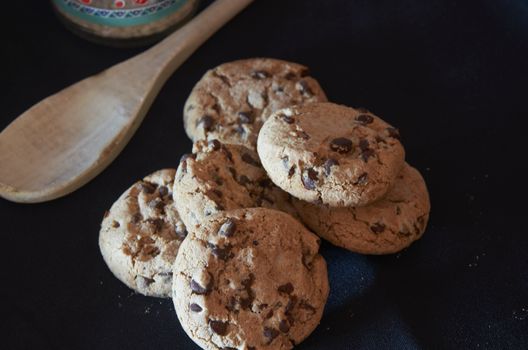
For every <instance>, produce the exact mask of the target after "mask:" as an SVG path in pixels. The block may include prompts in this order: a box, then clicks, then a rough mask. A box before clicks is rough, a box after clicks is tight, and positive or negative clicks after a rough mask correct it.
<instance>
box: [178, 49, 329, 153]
mask: <svg viewBox="0 0 528 350" xmlns="http://www.w3.org/2000/svg"><path fill="white" fill-rule="evenodd" d="M321 101H326V96H325V94H324V92H323V90H322V89H321V87H320V86H319V83H318V82H317V81H316V80H315V79H313V78H312V77H310V76H309V72H308V68H307V67H305V66H302V65H300V64H297V63H292V62H287V61H282V60H277V59H271V58H253V59H245V60H239V61H234V62H229V63H224V64H222V65H220V66H218V67H216V68H213V69H211V70H209V71H208V72H207V73H206V74H205V75H204V76H203V77H202V78H201V80H200V81H199V82H198V83H197V84H196V86H195V87H194V88H193V90H192V92H191V94H190V96H189V98H188V99H187V102H186V103H185V107H184V116H183V121H184V126H185V131H186V132H187V135H188V136H189V137H190V138H191V139H192V140H193V141H197V140H201V139H207V140H212V139H218V140H220V141H223V142H225V143H233V144H242V145H245V146H246V147H249V148H253V149H254V148H255V147H256V141H257V135H258V132H259V130H260V127H261V126H262V124H263V123H264V121H265V120H266V118H267V117H268V116H269V115H270V114H271V113H272V112H274V111H276V110H278V109H281V108H284V107H288V106H291V105H297V104H306V103H310V102H321Z"/></svg>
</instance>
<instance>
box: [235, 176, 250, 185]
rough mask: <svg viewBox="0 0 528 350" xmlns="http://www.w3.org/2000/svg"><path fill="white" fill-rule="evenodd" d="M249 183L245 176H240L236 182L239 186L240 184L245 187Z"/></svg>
mask: <svg viewBox="0 0 528 350" xmlns="http://www.w3.org/2000/svg"><path fill="white" fill-rule="evenodd" d="M250 182H251V180H250V179H249V178H248V177H247V176H246V175H240V179H239V180H238V183H239V184H241V185H242V186H245V185H247V184H248V183H250Z"/></svg>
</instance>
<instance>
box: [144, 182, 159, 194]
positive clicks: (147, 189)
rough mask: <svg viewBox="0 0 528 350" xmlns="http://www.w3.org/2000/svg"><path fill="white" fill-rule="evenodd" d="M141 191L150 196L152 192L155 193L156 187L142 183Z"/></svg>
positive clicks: (148, 183)
mask: <svg viewBox="0 0 528 350" xmlns="http://www.w3.org/2000/svg"><path fill="white" fill-rule="evenodd" d="M141 190H142V191H143V192H145V193H148V194H152V193H154V191H156V186H155V185H154V184H151V183H150V182H142V183H141Z"/></svg>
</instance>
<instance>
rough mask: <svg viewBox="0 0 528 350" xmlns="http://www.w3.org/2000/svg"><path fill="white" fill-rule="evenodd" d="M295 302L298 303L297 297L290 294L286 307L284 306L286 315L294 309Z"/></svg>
mask: <svg viewBox="0 0 528 350" xmlns="http://www.w3.org/2000/svg"><path fill="white" fill-rule="evenodd" d="M295 304H297V297H296V296H295V295H290V300H288V304H287V305H286V308H284V313H285V314H286V315H288V314H290V313H291V312H292V311H293V308H294V307H295ZM290 323H291V322H290Z"/></svg>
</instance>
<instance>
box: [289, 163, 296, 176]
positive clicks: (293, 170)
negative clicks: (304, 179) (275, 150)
mask: <svg viewBox="0 0 528 350" xmlns="http://www.w3.org/2000/svg"><path fill="white" fill-rule="evenodd" d="M293 174H295V165H292V166H291V168H290V170H288V178H291V177H292V176H293Z"/></svg>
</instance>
